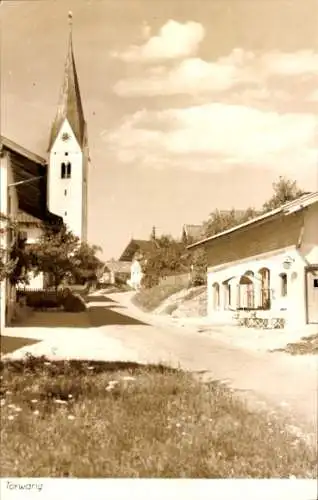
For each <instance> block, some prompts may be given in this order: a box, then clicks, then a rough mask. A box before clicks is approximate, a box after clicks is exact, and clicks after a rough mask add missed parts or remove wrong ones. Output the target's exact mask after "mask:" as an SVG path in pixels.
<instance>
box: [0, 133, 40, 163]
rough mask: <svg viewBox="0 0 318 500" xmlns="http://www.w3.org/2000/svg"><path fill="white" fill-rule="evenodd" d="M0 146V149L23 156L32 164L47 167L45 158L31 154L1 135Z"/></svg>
mask: <svg viewBox="0 0 318 500" xmlns="http://www.w3.org/2000/svg"><path fill="white" fill-rule="evenodd" d="M0 144H1V149H2V148H4V149H7V150H9V151H13V152H14V153H16V154H18V155H20V156H23V157H24V158H28V160H31V161H33V162H34V163H38V164H39V165H43V166H45V165H47V161H46V160H45V158H43V157H42V156H39V155H37V154H35V153H32V152H31V151H29V150H28V149H26V148H24V147H23V146H20V145H19V144H17V143H16V142H14V141H12V140H11V139H8V138H7V137H4V136H3V135H1V136H0Z"/></svg>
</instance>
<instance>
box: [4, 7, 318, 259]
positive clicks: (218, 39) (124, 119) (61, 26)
mask: <svg viewBox="0 0 318 500" xmlns="http://www.w3.org/2000/svg"><path fill="white" fill-rule="evenodd" d="M0 5H1V6H0V15H1V80H0V83H1V122H0V125H1V134H3V135H5V136H7V137H8V138H10V139H11V140H14V141H16V142H18V143H19V144H21V145H22V146H24V147H25V148H27V149H29V150H31V151H33V152H35V153H37V154H40V155H42V156H45V155H46V149H47V145H48V139H49V133H50V126H51V123H52V121H53V118H54V115H55V112H56V107H57V101H58V96H59V91H60V86H61V83H62V75H63V67H64V62H65V57H66V51H67V43H68V12H69V11H72V13H73V44H74V53H75V60H76V65H77V71H78V76H79V82H80V87H81V95H82V100H83V107H84V112H85V117H86V121H87V125H88V134H89V147H90V155H91V161H92V163H91V167H90V172H89V181H88V182H89V197H88V233H89V241H90V243H94V244H97V245H100V246H101V247H102V248H103V257H104V258H106V259H108V258H111V257H114V258H118V257H119V256H120V254H121V253H122V251H123V250H124V248H125V246H126V245H127V244H128V242H129V240H130V238H132V237H134V238H147V237H148V236H149V235H150V233H151V229H152V227H153V226H155V227H156V228H157V233H158V234H162V233H165V234H167V233H170V234H172V235H174V236H181V231H182V226H183V224H185V223H187V224H199V223H201V222H202V221H204V220H206V219H207V218H208V216H209V214H210V213H211V212H212V211H213V210H214V209H215V208H219V209H230V208H233V207H234V208H238V209H244V208H247V207H248V206H253V207H255V208H259V207H260V206H261V205H262V204H263V202H264V201H265V200H266V199H267V198H269V197H270V196H271V193H272V183H273V182H274V181H275V180H277V178H278V176H280V175H284V176H286V177H288V178H290V179H293V180H297V182H298V184H299V185H300V187H301V188H303V189H304V190H306V191H308V190H309V191H312V190H317V189H318V148H317V146H318V30H317V26H318V1H317V0H193V1H192V0H191V1H190V0H151V1H150V0H107V1H104V0H90V1H89V0H73V1H67V0H33V1H28V0H20V1H19V0H16V1H10V0H6V1H5V2H1V4H0Z"/></svg>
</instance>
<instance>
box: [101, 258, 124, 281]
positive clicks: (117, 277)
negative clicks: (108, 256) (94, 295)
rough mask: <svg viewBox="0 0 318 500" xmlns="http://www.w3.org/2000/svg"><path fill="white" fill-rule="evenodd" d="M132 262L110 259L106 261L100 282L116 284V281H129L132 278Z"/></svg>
mask: <svg viewBox="0 0 318 500" xmlns="http://www.w3.org/2000/svg"><path fill="white" fill-rule="evenodd" d="M130 268H131V262H122V261H118V260H110V261H108V262H106V263H105V265H104V268H103V273H102V276H101V278H100V280H99V282H100V283H103V284H110V285H114V284H115V283H127V280H128V279H129V278H130Z"/></svg>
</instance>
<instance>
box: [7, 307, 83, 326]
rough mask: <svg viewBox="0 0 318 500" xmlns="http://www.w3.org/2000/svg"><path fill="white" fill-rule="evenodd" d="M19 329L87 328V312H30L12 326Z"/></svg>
mask: <svg viewBox="0 0 318 500" xmlns="http://www.w3.org/2000/svg"><path fill="white" fill-rule="evenodd" d="M14 326H15V327H17V328H19V329H21V328H89V327H90V323H89V318H88V314H87V312H86V311H85V312H78V313H73V312H65V311H62V310H61V311H58V310H57V311H32V312H31V314H30V315H29V316H28V317H26V318H24V319H23V321H21V322H19V323H17V324H15V325H14Z"/></svg>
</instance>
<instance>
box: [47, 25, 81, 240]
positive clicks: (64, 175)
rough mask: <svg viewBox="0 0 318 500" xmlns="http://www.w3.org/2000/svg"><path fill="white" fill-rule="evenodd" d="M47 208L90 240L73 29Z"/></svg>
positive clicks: (55, 129) (50, 161) (55, 123)
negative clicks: (88, 235)
mask: <svg viewBox="0 0 318 500" xmlns="http://www.w3.org/2000/svg"><path fill="white" fill-rule="evenodd" d="M48 155H49V158H48V166H47V170H48V171H47V200H48V209H49V210H50V212H53V213H55V214H56V215H59V216H60V217H62V218H63V220H64V222H65V224H66V225H67V226H68V228H69V229H70V230H71V231H72V232H73V233H74V234H75V235H76V236H78V237H79V238H80V239H81V240H82V241H86V240H87V182H88V164H89V161H90V159H89V150H88V139H87V126H86V122H85V118H84V112H83V105H82V100H81V94H80V87H79V82H78V76H77V71H76V65H75V59H74V52H73V41H72V29H70V35H69V44H68V52H67V57H66V63H65V69H64V76H63V83H62V88H61V92H60V97H59V102H58V108H57V113H56V116H55V119H54V121H53V124H52V129H51V135H50V140H49V147H48Z"/></svg>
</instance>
